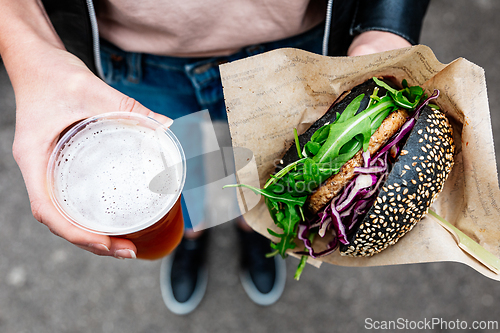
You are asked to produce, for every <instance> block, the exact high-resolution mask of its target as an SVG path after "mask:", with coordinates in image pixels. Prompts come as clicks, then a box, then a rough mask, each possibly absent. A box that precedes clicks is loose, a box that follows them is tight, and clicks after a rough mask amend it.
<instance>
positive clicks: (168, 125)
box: [163, 118, 174, 127]
mask: <svg viewBox="0 0 500 333" xmlns="http://www.w3.org/2000/svg"><path fill="white" fill-rule="evenodd" d="M173 123H174V120H173V119H170V118H168V120H167V121H166V122H165V124H163V125H164V126H166V127H170V126H172V124H173Z"/></svg>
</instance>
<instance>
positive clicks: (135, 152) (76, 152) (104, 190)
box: [47, 112, 186, 259]
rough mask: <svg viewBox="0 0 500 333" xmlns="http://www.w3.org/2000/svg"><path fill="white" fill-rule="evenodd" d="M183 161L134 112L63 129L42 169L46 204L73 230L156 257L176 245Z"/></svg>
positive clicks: (173, 142)
mask: <svg viewBox="0 0 500 333" xmlns="http://www.w3.org/2000/svg"><path fill="white" fill-rule="evenodd" d="M185 177H186V160H185V156H184V152H183V150H182V147H181V145H180V143H179V141H178V140H177V138H176V137H175V136H174V134H173V133H172V132H171V131H170V130H169V129H168V128H167V127H165V126H163V125H162V124H160V123H159V122H157V121H155V120H153V119H151V118H148V117H145V116H143V115H140V114H137V113H130V112H112V113H105V114H101V115H99V116H95V117H91V118H88V119H86V120H83V121H82V122H80V123H78V124H76V125H75V126H73V127H72V128H70V129H69V130H68V131H67V132H66V133H65V134H64V135H63V136H62V137H61V139H60V140H59V142H58V144H57V146H56V147H55V149H54V151H53V153H52V155H51V158H50V160H49V166H48V171H47V180H48V185H49V192H50V196H51V199H52V202H53V203H54V205H55V206H56V207H57V209H58V210H59V212H60V213H61V214H62V215H63V216H64V217H65V218H66V219H67V220H68V221H69V222H71V223H73V224H74V225H76V226H78V227H80V228H82V229H84V230H87V231H89V232H93V233H97V234H104V235H109V236H113V237H121V238H125V239H129V240H131V241H132V242H133V243H134V244H135V245H136V247H137V257H138V258H141V259H158V258H161V257H163V256H166V255H168V254H169V253H170V252H171V251H172V250H173V249H174V248H175V247H176V246H177V245H178V244H179V242H180V240H181V238H182V235H183V230H184V221H183V216H182V210H181V203H180V202H181V200H180V194H181V191H182V188H183V186H184V181H185Z"/></svg>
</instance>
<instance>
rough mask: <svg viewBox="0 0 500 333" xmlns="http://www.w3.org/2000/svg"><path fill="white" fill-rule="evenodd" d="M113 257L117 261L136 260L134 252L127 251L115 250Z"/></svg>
mask: <svg viewBox="0 0 500 333" xmlns="http://www.w3.org/2000/svg"><path fill="white" fill-rule="evenodd" d="M115 257H116V258H118V259H136V258H137V257H136V255H135V252H134V251H132V250H128V249H122V250H116V252H115Z"/></svg>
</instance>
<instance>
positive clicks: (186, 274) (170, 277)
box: [160, 231, 208, 315]
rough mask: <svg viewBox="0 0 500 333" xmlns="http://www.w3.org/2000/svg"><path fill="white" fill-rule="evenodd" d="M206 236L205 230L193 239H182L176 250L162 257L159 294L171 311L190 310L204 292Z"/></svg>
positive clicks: (205, 281)
mask: <svg viewBox="0 0 500 333" xmlns="http://www.w3.org/2000/svg"><path fill="white" fill-rule="evenodd" d="M207 238H208V232H207V231H204V232H203V234H202V235H201V236H200V237H198V238H196V239H188V238H183V239H182V241H181V243H180V244H179V246H178V247H177V249H175V251H174V252H173V253H172V254H170V255H169V256H168V257H165V258H164V259H163V260H162V264H161V271H160V287H161V294H162V297H163V301H164V302H165V305H166V306H167V308H168V309H169V310H170V311H172V312H173V313H175V314H178V315H185V314H188V313H190V312H192V311H193V310H194V309H196V307H197V306H198V304H200V302H201V300H202V298H203V296H204V295H205V291H206V289H207V281H208V272H207V268H206V265H205V252H206V248H207Z"/></svg>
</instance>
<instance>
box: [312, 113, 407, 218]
mask: <svg viewBox="0 0 500 333" xmlns="http://www.w3.org/2000/svg"><path fill="white" fill-rule="evenodd" d="M407 117H408V113H407V112H406V111H405V110H403V109H399V110H397V111H394V112H392V113H391V114H390V115H389V116H387V117H386V118H385V119H384V121H383V122H382V124H381V125H380V127H379V128H378V129H377V130H376V131H375V133H373V135H372V136H371V137H370V144H369V146H368V151H369V152H370V156H373V155H374V154H375V153H376V152H377V151H378V150H379V149H380V148H382V146H384V145H385V144H386V143H387V141H388V140H389V139H390V138H391V137H392V136H393V135H394V134H396V133H397V131H398V130H399V129H400V128H401V127H402V126H403V124H404V123H405V122H406V118H407ZM360 166H363V155H362V150H360V151H359V152H357V154H356V155H354V157H353V158H351V159H350V160H349V161H347V162H346V163H345V164H344V165H343V166H342V168H341V169H340V171H339V172H338V173H337V174H335V175H333V176H331V177H330V178H328V179H327V180H326V181H325V182H324V183H323V184H322V185H321V186H320V187H319V188H318V189H317V190H316V191H315V192H314V193H312V194H311V195H310V196H309V198H308V199H307V202H306V207H307V209H308V210H309V211H310V212H311V213H313V214H315V213H317V212H319V211H320V210H321V209H322V208H323V207H324V206H325V205H326V204H327V203H328V202H330V201H331V200H332V199H333V198H334V197H336V196H337V195H338V194H339V193H340V191H341V190H342V189H343V188H344V186H346V185H347V184H348V183H349V182H350V181H351V180H353V178H354V176H355V175H354V168H356V167H360Z"/></svg>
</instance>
